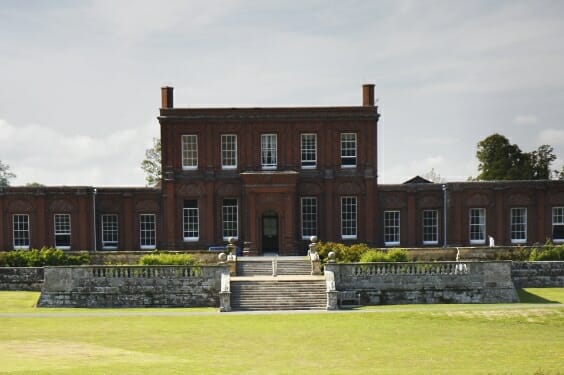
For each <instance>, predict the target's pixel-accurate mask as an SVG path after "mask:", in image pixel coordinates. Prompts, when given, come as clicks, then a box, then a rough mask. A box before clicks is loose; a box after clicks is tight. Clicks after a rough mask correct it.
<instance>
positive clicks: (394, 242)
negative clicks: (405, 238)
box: [384, 210, 401, 246]
mask: <svg viewBox="0 0 564 375" xmlns="http://www.w3.org/2000/svg"><path fill="white" fill-rule="evenodd" d="M400 243H401V211H400V210H386V211H384V245H385V246H398V245H399V244H400Z"/></svg>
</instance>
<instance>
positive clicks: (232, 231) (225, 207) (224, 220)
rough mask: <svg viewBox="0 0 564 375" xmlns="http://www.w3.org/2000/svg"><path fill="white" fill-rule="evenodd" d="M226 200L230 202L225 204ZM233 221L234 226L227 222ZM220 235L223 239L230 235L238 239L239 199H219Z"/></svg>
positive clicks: (231, 222)
mask: <svg viewBox="0 0 564 375" xmlns="http://www.w3.org/2000/svg"><path fill="white" fill-rule="evenodd" d="M226 201H232V202H229V203H231V204H226ZM233 202H234V203H235V204H233ZM233 223H234V224H235V226H234V227H229V225H228V224H233ZM221 236H222V238H223V240H225V241H226V240H228V239H229V238H230V237H233V238H234V239H236V240H238V239H239V201H238V200H237V199H236V198H223V200H222V201H221Z"/></svg>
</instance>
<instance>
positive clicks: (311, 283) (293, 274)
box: [230, 257, 327, 311]
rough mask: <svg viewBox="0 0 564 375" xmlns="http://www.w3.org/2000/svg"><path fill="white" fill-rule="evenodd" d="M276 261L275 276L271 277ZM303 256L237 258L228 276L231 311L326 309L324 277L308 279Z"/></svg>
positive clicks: (309, 277) (307, 267)
mask: <svg viewBox="0 0 564 375" xmlns="http://www.w3.org/2000/svg"><path fill="white" fill-rule="evenodd" d="M273 259H276V276H273V275H272V274H273V272H272V271H273ZM310 273H311V265H310V262H309V260H308V259H306V258H305V257H276V258H271V257H270V258H269V257H260V258H259V257H253V258H250V257H249V258H238V259H237V276H232V277H231V283H230V289H231V308H232V309H233V310H236V311H251V310H325V309H326V307H327V293H326V284H325V278H324V277H323V276H311V275H310Z"/></svg>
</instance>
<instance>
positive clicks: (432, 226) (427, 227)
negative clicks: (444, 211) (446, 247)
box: [421, 210, 439, 245]
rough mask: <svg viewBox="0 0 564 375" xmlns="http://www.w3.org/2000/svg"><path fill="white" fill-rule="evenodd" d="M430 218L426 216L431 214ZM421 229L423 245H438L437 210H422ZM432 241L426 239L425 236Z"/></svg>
mask: <svg viewBox="0 0 564 375" xmlns="http://www.w3.org/2000/svg"><path fill="white" fill-rule="evenodd" d="M431 213H432V215H431V217H426V214H431ZM421 220H422V229H423V233H422V234H423V238H422V243H423V245H438V244H439V210H423V212H422V218H421ZM428 234H429V235H430V237H431V238H432V239H426V238H427V235H428Z"/></svg>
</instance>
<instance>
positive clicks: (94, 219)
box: [92, 188, 98, 251]
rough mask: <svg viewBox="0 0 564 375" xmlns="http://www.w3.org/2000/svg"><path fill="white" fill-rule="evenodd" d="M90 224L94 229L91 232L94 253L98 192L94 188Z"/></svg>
mask: <svg viewBox="0 0 564 375" xmlns="http://www.w3.org/2000/svg"><path fill="white" fill-rule="evenodd" d="M92 192H93V194H92V223H93V224H94V225H93V228H94V232H93V235H94V236H93V237H94V251H96V244H97V242H98V241H97V238H96V232H97V231H96V193H97V192H98V190H97V189H96V188H94V190H93V191H92Z"/></svg>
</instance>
